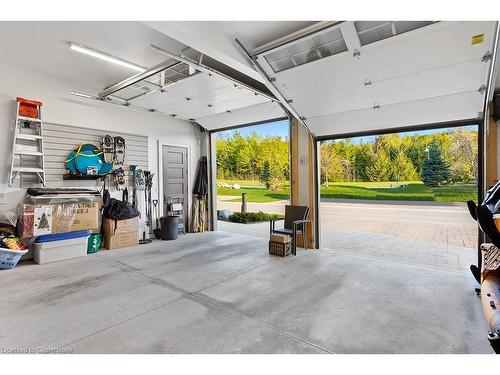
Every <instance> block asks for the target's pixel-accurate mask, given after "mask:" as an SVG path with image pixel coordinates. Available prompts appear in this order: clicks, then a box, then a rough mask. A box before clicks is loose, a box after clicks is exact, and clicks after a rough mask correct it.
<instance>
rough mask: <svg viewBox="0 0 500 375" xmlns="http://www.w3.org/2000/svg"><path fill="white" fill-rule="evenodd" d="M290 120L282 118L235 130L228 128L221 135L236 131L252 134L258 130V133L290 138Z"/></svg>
mask: <svg viewBox="0 0 500 375" xmlns="http://www.w3.org/2000/svg"><path fill="white" fill-rule="evenodd" d="M288 124H289V122H288V120H281V121H275V122H269V123H267V124H262V125H255V126H248V127H245V128H239V129H235V130H227V131H224V132H220V133H219V135H222V136H225V135H232V134H234V132H235V131H237V132H239V133H240V134H241V135H243V136H246V135H250V133H252V132H257V134H260V135H262V136H263V137H265V136H266V135H272V136H276V135H278V136H280V137H282V138H288Z"/></svg>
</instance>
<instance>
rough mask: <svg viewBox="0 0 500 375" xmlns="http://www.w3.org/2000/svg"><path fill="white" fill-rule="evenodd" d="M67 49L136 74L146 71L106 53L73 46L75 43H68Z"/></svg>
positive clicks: (76, 45)
mask: <svg viewBox="0 0 500 375" xmlns="http://www.w3.org/2000/svg"><path fill="white" fill-rule="evenodd" d="M69 48H70V49H72V50H73V51H76V52H80V53H83V54H84V55H88V56H92V57H95V58H97V59H99V60H103V61H107V62H110V63H113V64H116V65H120V66H123V67H125V68H128V69H131V70H135V71H136V72H139V73H142V72H145V71H146V68H144V67H142V66H139V65H135V64H132V63H130V62H128V61H125V60H122V59H119V58H117V57H114V56H111V55H108V54H107V53H104V52H100V51H96V50H95V49H92V48H88V47H84V46H80V45H78V44H75V43H70V44H69Z"/></svg>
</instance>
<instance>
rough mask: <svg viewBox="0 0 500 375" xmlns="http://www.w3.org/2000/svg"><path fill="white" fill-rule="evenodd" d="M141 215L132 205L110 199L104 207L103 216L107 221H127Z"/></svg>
mask: <svg viewBox="0 0 500 375" xmlns="http://www.w3.org/2000/svg"><path fill="white" fill-rule="evenodd" d="M140 215H141V213H140V212H139V211H138V210H137V209H136V208H135V207H134V206H132V205H131V204H130V203H128V202H123V201H119V200H118V199H115V198H110V199H109V201H108V203H107V204H106V206H105V207H104V211H103V216H104V217H105V218H106V219H114V220H126V219H132V218H134V217H138V216H140Z"/></svg>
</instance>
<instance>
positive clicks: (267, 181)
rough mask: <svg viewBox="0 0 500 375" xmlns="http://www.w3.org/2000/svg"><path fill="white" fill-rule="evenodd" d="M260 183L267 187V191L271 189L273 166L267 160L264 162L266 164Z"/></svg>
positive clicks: (263, 166) (263, 167)
mask: <svg viewBox="0 0 500 375" xmlns="http://www.w3.org/2000/svg"><path fill="white" fill-rule="evenodd" d="M260 182H262V183H263V184H264V185H266V189H267V190H269V189H270V188H271V166H270V165H269V162H268V161H267V160H266V161H264V164H262V171H261V173H260Z"/></svg>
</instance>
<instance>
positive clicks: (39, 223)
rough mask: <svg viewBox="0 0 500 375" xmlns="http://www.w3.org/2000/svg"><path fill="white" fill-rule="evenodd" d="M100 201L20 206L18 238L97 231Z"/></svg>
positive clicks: (97, 199)
mask: <svg viewBox="0 0 500 375" xmlns="http://www.w3.org/2000/svg"><path fill="white" fill-rule="evenodd" d="M100 208H101V199H100V198H99V197H96V198H95V199H93V200H92V201H89V202H72V203H58V204H28V203H23V204H21V212H20V236H21V237H23V238H25V237H34V236H39V235H42V234H56V233H66V232H74V231H79V230H90V231H93V232H98V231H99V224H100Z"/></svg>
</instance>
